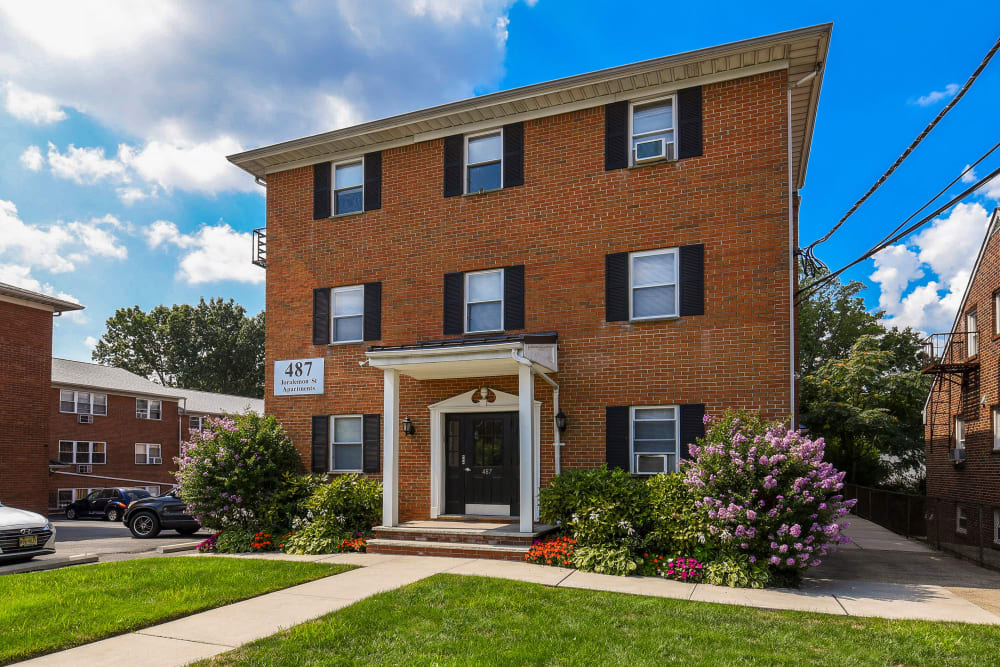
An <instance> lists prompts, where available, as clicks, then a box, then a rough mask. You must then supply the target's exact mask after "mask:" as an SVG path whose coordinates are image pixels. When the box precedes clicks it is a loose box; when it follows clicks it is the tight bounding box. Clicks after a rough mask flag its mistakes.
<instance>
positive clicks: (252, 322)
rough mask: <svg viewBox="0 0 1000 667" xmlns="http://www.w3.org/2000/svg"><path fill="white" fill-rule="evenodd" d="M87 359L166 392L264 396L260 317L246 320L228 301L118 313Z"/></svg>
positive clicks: (108, 324) (262, 314) (262, 317)
mask: <svg viewBox="0 0 1000 667" xmlns="http://www.w3.org/2000/svg"><path fill="white" fill-rule="evenodd" d="M93 359H94V361H97V362H99V363H102V364H106V365H108V366H116V367H118V368H124V369H125V370H128V371H131V372H133V373H136V374H138V375H141V376H143V377H148V378H151V379H154V380H155V381H157V382H160V383H161V384H164V385H166V386H172V387H184V388H186V389H197V390H201V391H213V392H220V393H225V394H236V395H238V396H253V397H260V396H263V395H264V313H263V312H260V313H258V314H257V315H255V316H253V317H248V316H247V314H246V310H245V309H244V308H243V306H241V305H239V304H238V303H236V302H234V301H233V300H232V299H230V300H229V301H225V300H223V299H210V300H208V301H205V299H201V300H200V301H199V302H198V304H197V305H196V306H191V305H187V304H182V305H177V304H175V305H173V306H171V307H169V308H168V307H167V306H156V307H155V308H153V309H152V310H150V311H149V312H148V313H146V312H144V311H143V310H142V309H141V308H139V307H138V306H134V307H132V308H120V309H118V310H117V311H116V312H115V314H114V315H113V316H111V317H110V318H108V321H107V331H106V332H105V333H104V335H103V336H102V337H101V340H100V341H98V343H97V346H96V347H95V348H94V352H93Z"/></svg>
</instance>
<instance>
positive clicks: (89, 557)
mask: <svg viewBox="0 0 1000 667" xmlns="http://www.w3.org/2000/svg"><path fill="white" fill-rule="evenodd" d="M99 560H100V556H98V555H97V554H76V555H74V556H67V557H66V558H57V559H52V560H37V561H29V562H27V563H24V564H23V565H15V566H13V567H11V568H10V569H9V570H4V571H3V574H23V573H25V572H44V571H45V570H58V569H59V568H63V567H70V566H72V565H87V564H88V563H96V562H97V561H99Z"/></svg>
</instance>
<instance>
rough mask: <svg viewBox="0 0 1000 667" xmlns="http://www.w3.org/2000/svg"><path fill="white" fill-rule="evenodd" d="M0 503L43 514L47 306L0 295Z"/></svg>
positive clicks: (49, 314) (46, 440)
mask: <svg viewBox="0 0 1000 667" xmlns="http://www.w3.org/2000/svg"><path fill="white" fill-rule="evenodd" d="M0 369H2V372H0V502H2V503H3V504H5V505H10V506H11V507H17V508H18V509H25V510H31V511H33V512H41V513H44V512H45V509H46V496H47V490H48V483H49V482H48V465H47V464H48V459H49V410H48V397H49V392H50V391H51V389H50V387H51V384H50V382H51V381H50V377H51V374H52V311H51V309H40V308H34V307H29V306H27V305H19V304H15V303H8V302H5V301H2V300H0Z"/></svg>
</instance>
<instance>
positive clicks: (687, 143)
mask: <svg viewBox="0 0 1000 667" xmlns="http://www.w3.org/2000/svg"><path fill="white" fill-rule="evenodd" d="M677 135H678V136H677V157H678V158H686V157H696V156H698V155H701V152H702V149H701V86H694V87H693V88H684V89H683V90H678V91H677Z"/></svg>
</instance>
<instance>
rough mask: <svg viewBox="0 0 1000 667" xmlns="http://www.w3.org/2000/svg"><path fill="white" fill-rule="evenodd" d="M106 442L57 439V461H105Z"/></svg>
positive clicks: (85, 462) (87, 462) (73, 462)
mask: <svg viewBox="0 0 1000 667" xmlns="http://www.w3.org/2000/svg"><path fill="white" fill-rule="evenodd" d="M107 461H108V459H107V443H104V442H88V441H81V440H60V441H59V463H70V464H79V463H82V464H95V463H96V464H101V463H107Z"/></svg>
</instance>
